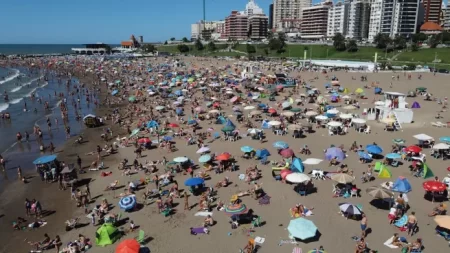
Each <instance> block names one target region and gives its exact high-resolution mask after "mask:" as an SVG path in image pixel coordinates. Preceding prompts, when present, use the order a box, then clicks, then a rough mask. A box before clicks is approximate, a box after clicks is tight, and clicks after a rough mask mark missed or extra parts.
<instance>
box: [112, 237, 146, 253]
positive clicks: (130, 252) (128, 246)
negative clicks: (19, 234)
mask: <svg viewBox="0 0 450 253" xmlns="http://www.w3.org/2000/svg"><path fill="white" fill-rule="evenodd" d="M140 248H141V245H139V243H138V242H137V241H136V240H133V239H127V240H125V241H123V242H121V243H120V244H119V245H117V248H116V253H139V249H140Z"/></svg>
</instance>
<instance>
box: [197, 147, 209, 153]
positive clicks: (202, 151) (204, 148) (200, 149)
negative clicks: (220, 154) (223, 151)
mask: <svg viewBox="0 0 450 253" xmlns="http://www.w3.org/2000/svg"><path fill="white" fill-rule="evenodd" d="M208 151H209V147H201V148H199V150H197V154H202V153H205V152H208Z"/></svg>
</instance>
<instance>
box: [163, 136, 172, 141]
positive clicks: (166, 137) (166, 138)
mask: <svg viewBox="0 0 450 253" xmlns="http://www.w3.org/2000/svg"><path fill="white" fill-rule="evenodd" d="M162 139H163V141H171V140H173V137H172V136H164V137H163V138H162Z"/></svg>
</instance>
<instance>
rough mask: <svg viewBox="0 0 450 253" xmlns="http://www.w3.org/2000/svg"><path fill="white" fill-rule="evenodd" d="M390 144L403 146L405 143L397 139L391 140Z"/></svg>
mask: <svg viewBox="0 0 450 253" xmlns="http://www.w3.org/2000/svg"><path fill="white" fill-rule="evenodd" d="M392 142H393V143H394V144H397V145H403V144H405V142H406V141H405V140H404V139H400V138H399V139H393V140H392Z"/></svg>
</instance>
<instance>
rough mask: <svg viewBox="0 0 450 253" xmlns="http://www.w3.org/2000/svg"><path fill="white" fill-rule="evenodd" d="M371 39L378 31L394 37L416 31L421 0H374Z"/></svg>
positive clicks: (371, 16)
mask: <svg viewBox="0 0 450 253" xmlns="http://www.w3.org/2000/svg"><path fill="white" fill-rule="evenodd" d="M371 12H372V13H371V14H370V24H369V41H370V42H373V39H374V38H375V36H376V35H377V34H378V33H383V34H387V35H389V36H390V37H391V38H394V37H395V35H402V36H406V37H409V36H410V35H412V34H414V33H416V31H417V28H418V24H419V20H421V18H420V19H419V13H421V4H420V0H373V1H372V6H371Z"/></svg>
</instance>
